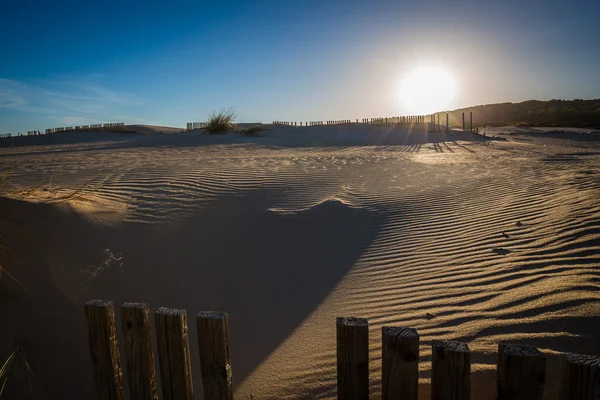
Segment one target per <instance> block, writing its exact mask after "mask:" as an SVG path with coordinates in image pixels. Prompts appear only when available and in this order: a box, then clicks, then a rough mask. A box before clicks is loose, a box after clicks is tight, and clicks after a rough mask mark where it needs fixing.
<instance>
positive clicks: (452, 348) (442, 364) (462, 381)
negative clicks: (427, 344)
mask: <svg viewBox="0 0 600 400" xmlns="http://www.w3.org/2000/svg"><path fill="white" fill-rule="evenodd" d="M431 347H432V359H431V400H446V399H448V400H450V399H452V400H468V399H469V396H470V392H471V379H470V374H471V352H470V351H469V346H468V345H467V344H466V343H462V342H454V341H449V340H444V341H434V342H433V345H432V346H431Z"/></svg>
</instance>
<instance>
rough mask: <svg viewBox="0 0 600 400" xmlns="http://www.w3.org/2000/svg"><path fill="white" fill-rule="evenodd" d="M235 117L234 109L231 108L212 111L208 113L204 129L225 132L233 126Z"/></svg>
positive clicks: (212, 132) (219, 132)
mask: <svg viewBox="0 0 600 400" xmlns="http://www.w3.org/2000/svg"><path fill="white" fill-rule="evenodd" d="M236 117H237V114H236V113H235V111H234V110H233V109H231V108H229V109H222V110H221V111H212V112H211V113H210V114H209V115H208V122H207V125H206V127H205V128H204V129H206V130H207V131H208V133H210V134H211V135H212V134H226V133H228V132H229V131H230V130H232V129H233V128H234V127H235V124H234V123H233V121H234V120H235V118H236Z"/></svg>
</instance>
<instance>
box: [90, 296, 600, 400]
mask: <svg viewBox="0 0 600 400" xmlns="http://www.w3.org/2000/svg"><path fill="white" fill-rule="evenodd" d="M84 309H85V317H86V323H87V330H88V336H89V345H90V353H91V359H92V363H93V373H94V382H95V385H96V392H97V394H98V399H100V400H122V399H124V398H125V396H124V389H123V388H124V386H125V385H124V384H123V379H124V378H123V374H122V371H121V357H120V354H119V346H118V343H117V335H116V332H117V327H116V325H117V324H116V321H115V310H114V306H113V303H112V302H111V301H104V300H90V301H89V302H87V303H86V304H85V307H84ZM154 318H155V326H156V336H155V339H156V343H157V348H158V365H159V372H160V376H161V382H162V398H163V399H165V400H191V399H193V398H194V386H193V383H192V372H191V364H190V360H191V357H192V355H191V354H190V347H189V340H190V338H189V336H190V335H189V331H188V322H187V313H186V311H185V310H175V309H169V308H165V307H162V308H159V309H158V310H157V311H156V312H155V313H154ZM368 328H369V323H368V321H367V320H366V319H361V318H337V321H336V335H337V398H338V399H341V400H359V399H360V400H366V399H368V398H369V329H368ZM196 329H197V333H198V348H199V353H200V366H201V371H202V373H201V377H202V384H203V387H204V399H205V400H232V399H233V389H232V368H231V354H230V351H229V325H228V318H227V314H225V313H219V312H208V311H204V312H200V313H199V314H197V316H196ZM121 330H122V332H123V337H124V338H125V343H124V348H125V357H124V359H125V368H124V370H125V372H126V373H125V378H126V379H127V382H128V385H127V386H128V387H129V396H128V397H127V398H128V399H132V400H142V399H144V400H156V399H158V397H159V396H158V389H157V383H156V372H155V367H154V365H155V363H154V358H155V357H154V354H153V352H152V333H151V325H150V310H149V308H148V306H147V305H146V304H141V303H125V304H123V305H122V306H121ZM431 355H432V367H431V399H432V400H445V399H449V400H450V399H452V400H465V399H469V398H470V391H471V388H470V385H471V381H470V375H471V353H470V350H469V345H468V344H467V343H463V342H455V341H434V342H433V344H432V348H431ZM382 357H383V358H382V388H381V390H382V398H383V399H384V400H391V399H407V400H416V399H417V393H418V386H419V385H418V383H419V366H418V363H419V357H420V354H419V334H418V332H417V331H416V330H415V329H412V328H404V327H390V326H384V327H383V328H382ZM563 364H564V365H563V367H562V376H561V382H562V383H561V389H560V399H561V400H597V399H599V398H600V357H599V356H584V355H578V354H565V355H564V357H563ZM545 380H546V358H545V356H544V355H543V353H541V352H540V351H539V350H538V349H537V348H535V347H532V346H525V345H515V344H507V343H501V344H500V345H499V347H498V364H497V384H498V392H497V393H498V396H497V398H498V400H509V399H511V400H536V399H542V396H543V391H544V384H545ZM257 397H258V398H260V394H258V396H257Z"/></svg>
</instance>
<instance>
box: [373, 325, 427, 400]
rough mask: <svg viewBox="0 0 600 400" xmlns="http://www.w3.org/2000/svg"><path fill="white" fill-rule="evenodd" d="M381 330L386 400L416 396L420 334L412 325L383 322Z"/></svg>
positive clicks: (382, 389)
mask: <svg viewBox="0 0 600 400" xmlns="http://www.w3.org/2000/svg"><path fill="white" fill-rule="evenodd" d="M381 333H382V345H383V347H382V355H383V362H382V369H381V378H382V379H381V383H382V387H381V392H382V393H381V394H382V399H383V400H392V399H405V400H417V395H418V392H419V334H418V333H417V331H416V330H415V329H412V328H398V327H391V326H384V327H383V328H381Z"/></svg>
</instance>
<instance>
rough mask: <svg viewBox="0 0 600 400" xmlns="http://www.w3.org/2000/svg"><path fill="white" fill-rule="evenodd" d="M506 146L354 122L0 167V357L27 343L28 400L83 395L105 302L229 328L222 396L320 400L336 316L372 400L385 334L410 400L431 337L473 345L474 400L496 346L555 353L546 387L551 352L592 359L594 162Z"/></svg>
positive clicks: (330, 394)
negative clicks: (90, 326)
mask: <svg viewBox="0 0 600 400" xmlns="http://www.w3.org/2000/svg"><path fill="white" fill-rule="evenodd" d="M498 134H500V132H498ZM507 138H508V140H507V141H488V140H484V139H483V138H481V137H477V136H470V135H469V134H467V133H462V132H453V133H450V134H429V135H424V134H418V133H415V132H408V131H407V130H404V129H399V128H395V127H393V128H392V127H372V126H369V127H364V126H358V125H352V126H347V127H343V126H334V127H319V128H284V127H282V128H278V129H273V130H269V131H267V132H265V136H264V137H257V138H246V137H240V136H219V137H215V136H213V137H208V136H190V135H169V136H164V135H163V136H136V137H135V138H133V139H129V138H128V139H127V140H122V137H118V136H112V137H110V138H108V137H99V138H98V140H97V141H93V140H92V141H88V142H87V143H78V144H77V143H72V144H56V145H44V146H37V145H33V146H25V147H18V148H9V149H2V150H0V168H1V169H2V170H5V169H6V168H11V173H10V184H9V185H7V186H6V187H5V188H4V192H3V195H4V196H5V197H6V198H5V199H2V200H0V201H1V202H0V214H2V215H3V216H7V217H10V220H8V219H2V220H0V229H1V232H0V233H2V234H4V235H5V241H6V242H5V245H6V246H7V248H8V249H10V252H9V254H8V256H7V257H8V258H7V260H5V262H4V263H3V264H2V265H3V266H4V265H6V269H7V271H8V272H10V273H11V275H12V276H14V277H15V278H16V279H18V280H19V282H21V284H22V285H23V286H25V287H26V288H27V290H25V289H23V288H22V287H21V286H19V285H18V284H17V283H15V282H14V281H13V280H11V279H9V278H7V277H6V276H3V278H2V280H0V283H1V284H2V287H3V294H4V300H5V301H4V302H2V303H1V305H0V318H2V320H3V321H8V324H7V325H6V327H7V328H5V329H3V332H2V338H3V339H4V340H2V341H0V355H5V354H8V353H9V349H10V346H11V345H12V342H13V341H14V340H16V339H17V338H18V337H20V336H26V337H28V338H29V346H30V347H29V349H30V351H29V356H30V362H31V365H32V368H33V370H34V372H35V373H36V375H35V379H34V381H33V383H34V391H35V392H36V393H44V396H46V397H43V398H50V399H54V398H68V397H69V396H68V393H71V391H73V390H77V391H78V393H81V397H82V398H83V397H90V396H92V394H93V385H92V375H91V366H90V361H89V355H88V349H87V342H86V341H87V337H86V334H85V331H84V329H85V327H84V323H83V311H82V305H83V303H84V302H85V301H87V300H88V299H90V298H104V299H110V300H113V301H115V304H117V305H120V304H121V303H124V302H125V301H145V302H148V303H149V305H150V307H151V308H152V310H155V309H157V308H158V307H160V306H169V307H174V308H184V309H187V310H188V313H189V314H190V318H191V316H193V315H194V313H195V312H197V311H200V310H205V309H219V310H223V311H227V312H228V313H229V314H230V329H231V346H232V357H233V373H234V384H235V386H236V396H237V398H250V395H251V394H252V395H253V396H254V398H255V399H296V398H334V397H335V317H337V316H355V317H365V318H369V322H370V338H371V343H370V347H371V360H372V363H371V369H372V371H371V379H372V381H373V382H372V387H373V388H374V390H373V397H374V398H377V396H378V394H379V392H378V390H379V389H378V388H379V383H380V364H379V361H378V359H379V358H380V353H381V340H380V329H381V326H383V325H399V326H411V327H414V328H417V329H418V330H419V333H420V334H421V367H420V368H421V371H420V372H421V376H420V383H421V386H420V389H421V395H422V398H424V399H425V398H428V379H429V373H430V368H431V364H430V362H431V357H430V345H431V341H432V340H433V339H458V340H465V341H468V342H469V345H470V348H471V350H472V352H473V393H474V397H473V398H476V399H492V398H494V395H495V393H494V389H495V383H494V379H495V376H494V368H495V352H496V348H497V344H498V342H499V341H501V340H510V341H513V342H518V343H527V344H532V345H536V346H538V347H540V348H541V349H542V350H543V351H544V352H546V353H548V354H550V355H551V363H550V364H549V374H550V376H549V379H548V383H549V385H550V387H552V385H555V384H556V380H555V379H553V377H554V376H555V375H554V374H555V373H556V370H557V363H556V362H555V357H554V356H552V355H554V354H556V353H557V352H560V351H574V352H578V353H586V354H598V353H600V337H599V336H598V332H597V327H598V326H600V302H599V300H600V294H599V293H600V292H599V291H598V289H599V288H600V269H599V267H600V228H599V226H600V201H599V199H600V180H599V179H598V177H599V176H600V146H599V144H598V142H594V141H585V142H582V141H565V140H561V141H560V142H553V141H551V140H550V141H548V140H547V139H545V138H540V137H537V136H531V141H528V142H526V141H519V140H513V138H512V137H510V135H507ZM28 188H35V190H27V189H28ZM107 249H108V251H107ZM191 345H192V353H193V354H197V349H196V347H195V346H196V343H195V332H193V334H192V340H191ZM193 360H194V365H193V373H194V376H195V384H196V385H197V390H196V393H197V395H198V398H200V397H199V395H200V393H201V390H200V387H201V383H200V379H199V378H200V373H199V366H198V364H197V357H193ZM65 369H68V370H69V371H72V373H69V376H66V374H64V371H65ZM8 390H13V391H15V392H13V393H21V392H19V390H24V389H23V387H21V386H17V385H13V386H12V387H9V388H8ZM546 398H548V399H554V398H556V397H555V391H553V390H547V391H546Z"/></svg>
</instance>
